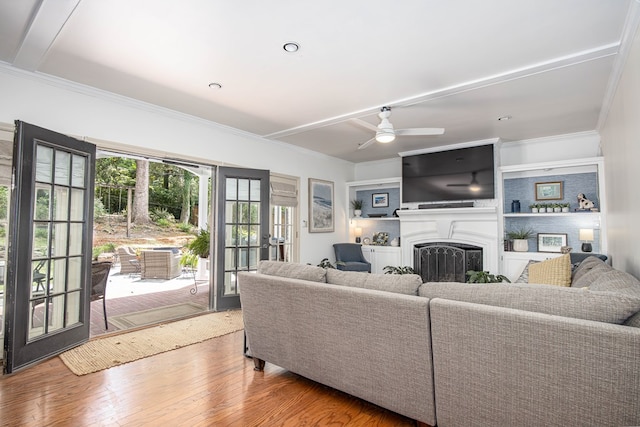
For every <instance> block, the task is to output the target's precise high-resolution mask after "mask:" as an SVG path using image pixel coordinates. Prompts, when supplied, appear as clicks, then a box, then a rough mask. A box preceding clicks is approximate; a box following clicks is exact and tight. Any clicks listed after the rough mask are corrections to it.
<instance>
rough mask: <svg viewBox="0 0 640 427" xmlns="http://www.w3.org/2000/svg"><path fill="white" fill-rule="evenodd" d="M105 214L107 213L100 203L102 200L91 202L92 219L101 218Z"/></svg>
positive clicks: (96, 199)
mask: <svg viewBox="0 0 640 427" xmlns="http://www.w3.org/2000/svg"><path fill="white" fill-rule="evenodd" d="M107 214H108V212H107V210H106V209H105V208H104V204H103V203H102V200H100V199H98V198H95V199H94V200H93V219H99V218H102V217H104V216H105V215H107Z"/></svg>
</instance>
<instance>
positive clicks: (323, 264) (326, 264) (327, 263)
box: [318, 258, 335, 268]
mask: <svg viewBox="0 0 640 427" xmlns="http://www.w3.org/2000/svg"><path fill="white" fill-rule="evenodd" d="M318 267H322V268H335V267H334V266H333V264H331V261H329V258H322V261H320V264H318Z"/></svg>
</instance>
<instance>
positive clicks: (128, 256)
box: [117, 246, 140, 274]
mask: <svg viewBox="0 0 640 427" xmlns="http://www.w3.org/2000/svg"><path fill="white" fill-rule="evenodd" d="M117 251H118V258H119V259H120V274H125V273H128V274H136V273H137V274H140V264H139V263H138V257H137V256H136V253H135V251H134V250H133V249H131V248H130V247H129V246H120V247H118V248H117ZM131 261H134V262H131Z"/></svg>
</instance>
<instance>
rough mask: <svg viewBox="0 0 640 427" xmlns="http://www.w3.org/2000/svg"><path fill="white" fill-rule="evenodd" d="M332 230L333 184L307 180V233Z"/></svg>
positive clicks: (318, 180) (319, 180)
mask: <svg viewBox="0 0 640 427" xmlns="http://www.w3.org/2000/svg"><path fill="white" fill-rule="evenodd" d="M333 230H334V214H333V182H332V181H323V180H321V179H315V178H309V233H329V232H332V231H333Z"/></svg>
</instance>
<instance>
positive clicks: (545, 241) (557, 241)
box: [538, 233, 567, 252]
mask: <svg viewBox="0 0 640 427" xmlns="http://www.w3.org/2000/svg"><path fill="white" fill-rule="evenodd" d="M563 246H567V235H566V234H565V233H538V252H562V247H563Z"/></svg>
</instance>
